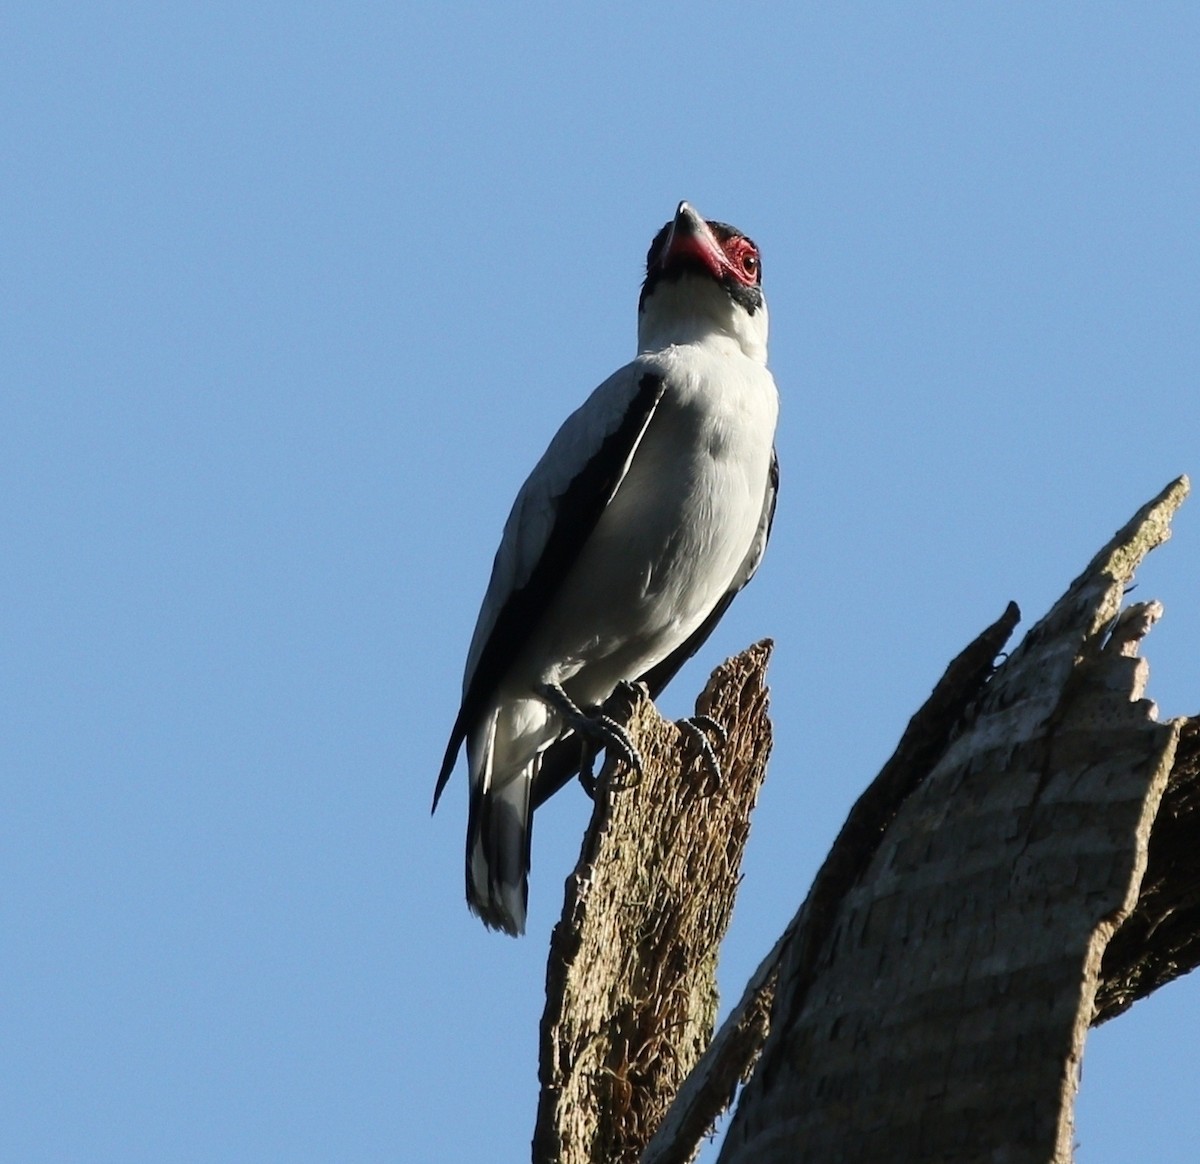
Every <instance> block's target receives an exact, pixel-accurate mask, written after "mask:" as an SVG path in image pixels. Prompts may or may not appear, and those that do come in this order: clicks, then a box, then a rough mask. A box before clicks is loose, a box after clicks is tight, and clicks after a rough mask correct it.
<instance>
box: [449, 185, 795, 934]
mask: <svg viewBox="0 0 1200 1164" xmlns="http://www.w3.org/2000/svg"><path fill="white" fill-rule="evenodd" d="M637 347H638V352H637V356H636V358H635V359H633V360H632V361H631V362H630V363H628V364H626V365H625V366H624V367H623V368H621V369H619V370H618V371H617V372H615V373H613V375H611V376H610V377H609V378H608V379H607V380H605V381H604V382H603V383H602V384H601V385H600V386H599V387H598V388H596V389H595V391H594V392H592V394H591V395H590V396H589V397H587V399H586V400H585V401H584V402H583V404H582V405H581V406H580V407H579V408H578V409H577V410H576V411H575V412H573V413H572V414H571V415H570V416H569V417H568V418H567V419H566V421H565V422H564V423H563V424H562V426H561V428H559V430H558V432H557V433H556V434H555V436H554V437H553V439H552V440H551V441H550V444H549V447H548V448H547V449H546V451H545V453H544V454H543V456H542V458H541V459H540V460H539V461H538V463H537V465H536V466H535V467H534V469H533V471H532V472H531V473H530V475H529V477H528V479H527V480H526V481H525V483H524V485H522V487H521V489H520V490H519V492H518V494H517V497H516V500H515V502H514V504H513V506H512V511H511V513H510V514H509V517H508V520H507V522H506V523H505V526H504V532H503V535H502V536H501V540H500V546H499V549H498V550H497V551H496V556H495V560H494V562H493V565H492V572H491V578H490V580H489V582H488V586H487V590H486V593H485V595H484V599H483V604H482V607H481V609H480V611H479V616H478V620H477V622H476V625H475V631H474V634H473V636H472V638H471V643H470V647H469V649H468V652H467V660H466V666H465V669H464V674H463V685H462V700H461V703H460V706H459V710H458V714H457V716H456V718H455V720H454V726H453V729H452V731H451V733H450V740H449V743H448V744H447V747H446V752H445V756H444V759H443V762H442V767H441V771H440V772H439V774H438V779H437V785H436V788H435V791H434V797H433V808H434V810H435V811H436V809H437V805H438V801H439V799H440V797H441V795H442V792H443V790H444V789H445V787H446V784H447V782H448V780H449V779H450V776H451V773H452V771H453V769H454V767H455V765H456V763H457V760H458V755H459V752H460V750H461V749H462V748H463V746H464V745H465V751H466V758H467V773H468V781H469V808H468V821H467V844H466V889H467V904H468V906H469V907H470V909H471V910H472V912H473V913H475V914H477V915H478V917H479V918H480V919H482V921H483V923H484V924H485V925H486V926H487V927H488V928H489V929H493V930H499V931H502V932H504V933H507V934H511V935H514V936H516V935H519V934H522V933H523V932H524V929H525V922H526V914H527V909H528V895H529V886H528V879H529V867H530V838H531V826H532V815H533V810H534V808H535V807H537V806H538V805H540V804H541V803H542V802H544V801H545V799H546V798H547V797H548V796H550V795H551V794H553V793H554V792H556V791H557V790H558V789H559V788H560V787H562V786H564V785H565V784H566V783H568V782H569V781H570V780H571V779H572V777H573V776H574V775H575V774H576V773H579V772H582V771H584V770H586V771H589V772H590V765H591V760H592V758H594V756H595V754H596V752H597V751H598V750H599V749H601V748H607V749H608V750H609V751H610V752H612V751H615V752H616V753H617V754H618V755H619V756H620V757H621V758H622V759H623V760H625V762H626V763H628V764H630V765H631V766H632V767H634V768H638V767H640V764H641V758H640V756H639V755H638V753H637V749H636V747H635V746H634V745H633V742H632V741H631V739H630V738H629V736H628V734H627V733H626V732H625V730H624V728H623V727H622V725H621V724H620V723H618V722H616V720H614V719H613V718H611V717H610V716H608V715H606V714H605V712H604V711H603V707H604V704H605V702H606V701H607V700H608V699H609V698H610V697H611V696H612V694H613V693H614V691H616V690H617V688H618V687H620V686H622V685H626V684H631V683H642V684H644V685H645V687H646V689H647V690H648V692H649V694H650V696H651V698H656V697H657V696H658V694H659V693H660V692H661V690H662V689H663V688H664V687H665V686H666V684H667V683H668V682H669V681H670V680H671V679H672V678H673V677H674V675H675V673H676V672H677V671H678V670H679V668H680V667H682V666H683V664H684V663H685V662H686V661H687V660H688V659H689V658H691V657H692V655H693V654H695V652H696V651H697V650H698V649H699V648H700V646H701V645H702V644H703V643H704V641H705V640H706V639H707V638H708V636H709V634H710V633H711V632H712V630H713V628H714V627H715V626H716V624H717V622H718V621H719V620H720V618H721V616H722V615H723V614H724V613H725V611H726V609H727V608H728V606H729V604H730V602H731V601H732V600H733V598H734V596H735V595H736V594H737V593H738V591H740V590H741V589H742V587H744V586H745V585H746V583H747V582H749V580H750V578H751V577H752V576H753V575H754V573H755V572H756V571H757V569H758V567H759V563H760V562H761V561H762V558H763V554H764V551H765V549H766V544H767V539H768V538H769V536H770V531H771V524H772V520H773V518H774V513H775V498H776V494H777V491H778V487H779V461H778V458H777V456H776V452H775V429H776V423H777V418H778V413H779V395H778V391H777V389H776V386H775V380H774V377H773V376H772V374H771V372H770V371H769V370H768V368H767V304H766V300H765V299H764V298H763V290H762V259H761V256H760V253H759V249H758V247H757V246H756V245H755V244H754V242H753V241H752V240H751V239H750V238H749V237H747V235H745V234H744V233H743V232H742V231H740V230H738V229H737V228H735V227H732V226H729V225H728V224H726V223H722V222H717V221H707V220H705V219H704V218H702V217H701V216H700V214H699V213H698V212H697V211H696V210H695V209H694V208H693V207H692V206H691V205H689V204H688V203H687V202H680V203H679V206H678V208H677V209H676V211H675V214H674V216H673V217H672V218H671V219H670V220H669V221H668V222H667V223H666V224H665V225H664V226H663V227H662V229H661V230H659V231H658V232H657V233H656V234H655V236H654V240H653V242H652V243H651V245H650V249H649V252H648V254H647V256H646V273H645V278H644V280H643V283H642V287H641V293H640V295H639V298H638V322H637ZM702 726H704V727H709V726H715V725H712V724H711V721H709V723H708V724H704V725H702ZM708 754H709V755H710V756H711V755H712V753H711V749H710V750H709V753H708Z"/></svg>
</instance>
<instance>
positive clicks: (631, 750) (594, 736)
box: [536, 683, 642, 776]
mask: <svg viewBox="0 0 1200 1164" xmlns="http://www.w3.org/2000/svg"><path fill="white" fill-rule="evenodd" d="M536 690H537V694H538V695H540V696H541V697H542V699H544V700H545V701H546V702H547V703H548V704H549V705H550V706H551V707H552V708H553V709H554V710H555V711H557V712H558V714H559V715H561V716H562V717H563V719H564V721H565V722H566V724H567V726H568V727H569V728H570V729H571V730H572V731H574V732H577V733H578V734H579V735H580V736H581V737H582V738H583V739H584V740H585V741H588V742H590V743H592V744H594V745H595V748H596V750H597V751H598V750H599V749H600V748H604V749H605V750H607V751H609V752H612V753H614V754H615V755H616V756H617V757H618V758H619V759H621V760H623V761H624V762H625V763H626V764H628V765H629V767H630V768H632V769H633V770H634V771H635V772H637V774H638V775H639V776H640V775H641V774H642V757H641V754H640V753H639V752H638V750H637V748H636V747H635V746H634V743H633V740H631V739H630V738H629V733H628V732H627V731H626V730H625V729H624V728H623V727H622V726H621V725H620V724H619V723H617V721H616V720H615V719H613V718H612V716H610V715H606V714H605V713H604V712H603V711H602V710H597V711H595V712H594V713H593V714H591V715H589V714H587V712H585V711H582V710H581V709H580V708H579V707H577V706H576V705H575V703H574V702H573V701H572V699H571V697H570V696H569V695H568V694H567V693H566V692H565V691H564V690H563V689H562V688H561V687H560V686H559V685H558V684H557V683H541V684H539V685H538V687H537V689H536Z"/></svg>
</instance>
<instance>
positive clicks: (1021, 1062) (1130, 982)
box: [534, 479, 1200, 1164]
mask: <svg viewBox="0 0 1200 1164" xmlns="http://www.w3.org/2000/svg"><path fill="white" fill-rule="evenodd" d="M1186 492H1187V482H1186V480H1185V479H1181V480H1180V481H1177V482H1175V483H1174V484H1173V485H1172V486H1170V487H1169V488H1168V489H1167V490H1165V491H1164V493H1163V494H1162V495H1161V496H1160V497H1158V498H1156V499H1155V501H1153V502H1151V503H1150V504H1149V505H1147V506H1146V507H1145V508H1144V509H1143V510H1142V511H1141V512H1140V513H1139V514H1137V515H1136V516H1135V518H1134V519H1133V520H1132V521H1131V522H1130V523H1129V525H1127V526H1126V527H1125V528H1124V529H1122V530H1121V531H1120V532H1119V533H1118V534H1117V535H1116V537H1114V539H1113V540H1112V542H1110V544H1109V545H1108V546H1106V547H1105V549H1104V550H1102V551H1101V553H1100V554H1098V555H1097V557H1096V558H1095V559H1094V560H1093V562H1092V563H1091V564H1090V565H1089V567H1088V569H1087V570H1086V571H1085V572H1084V573H1083V574H1082V575H1081V576H1080V578H1078V579H1077V580H1076V581H1075V583H1073V584H1072V586H1071V588H1070V589H1069V590H1068V592H1067V594H1066V595H1065V596H1064V597H1063V599H1062V600H1060V601H1059V602H1058V603H1057V604H1056V605H1055V606H1054V608H1053V609H1052V610H1051V612H1050V613H1049V614H1048V615H1047V616H1046V618H1044V619H1043V620H1042V621H1041V622H1040V623H1039V624H1038V625H1037V626H1035V627H1034V628H1033V630H1031V631H1030V632H1029V634H1028V635H1027V636H1026V637H1025V640H1024V641H1023V642H1022V644H1021V645H1020V647H1019V648H1018V649H1017V650H1015V651H1014V652H1013V653H1012V655H1011V657H1010V658H1008V659H1007V660H1006V661H1005V662H1004V663H1003V665H1002V666H1000V667H999V668H998V669H996V671H995V673H994V674H993V669H992V662H993V659H994V658H995V655H996V653H997V652H998V651H999V650H1000V648H1001V646H1002V645H1003V643H1004V641H1005V639H1006V637H1007V636H1008V634H1009V633H1010V632H1011V630H1012V627H1013V625H1014V623H1015V621H1016V617H1017V612H1016V609H1015V607H1010V609H1009V610H1008V611H1006V612H1005V615H1004V616H1003V617H1002V618H1001V619H1000V620H998V621H997V623H996V624H994V625H993V626H992V627H990V628H988V630H987V631H985V632H984V633H983V634H982V635H980V637H979V638H978V639H977V640H976V641H975V642H974V643H972V644H971V645H970V646H969V647H968V648H967V649H966V650H965V651H964V652H963V653H962V654H961V655H960V656H959V658H958V659H956V660H955V661H954V663H952V664H951V666H950V668H949V669H948V671H947V673H946V675H945V676H944V677H943V679H942V680H941V681H940V682H939V684H938V686H937V688H936V689H935V690H934V693H933V695H932V696H931V697H930V699H929V700H928V701H927V703H926V704H925V706H924V707H923V708H922V709H921V710H920V711H919V712H918V713H917V714H916V715H915V716H914V717H913V720H912V721H911V723H910V724H909V727H908V729H907V731H906V732H905V735H904V738H903V739H902V741H901V743H900V745H899V747H898V748H897V751H896V753H895V755H894V756H893V757H892V759H891V760H890V761H889V762H888V765H887V766H886V767H885V769H884V771H883V772H882V773H881V774H880V776H879V777H878V779H877V780H876V781H875V782H873V783H872V785H871V786H870V787H869V788H868V789H867V791H866V792H864V794H863V796H862V797H861V798H860V800H859V802H858V804H856V805H855V808H854V810H853V811H852V813H851V815H850V818H849V819H848V821H847V823H846V825H845V827H844V828H843V830H842V832H841V834H840V835H839V837H838V839H837V841H836V842H835V844H834V847H833V849H832V851H831V853H830V855H829V857H828V858H827V860H826V862H825V864H824V866H823V867H822V869H821V871H820V873H819V874H818V876H817V879H816V881H815V882H814V885H813V887H812V890H811V891H810V893H809V895H808V897H807V899H806V901H805V903H804V905H803V906H802V907H801V909H800V911H799V913H798V914H797V915H796V917H795V919H793V921H792V923H791V925H790V926H789V927H788V930H787V931H786V932H785V934H784V935H783V937H781V938H780V940H779V942H778V943H777V944H776V947H775V949H774V950H772V951H771V954H770V955H768V957H767V958H766V959H765V960H764V962H763V964H762V965H761V966H760V968H759V970H758V971H757V972H756V973H755V975H754V977H753V979H752V981H751V983H750V984H749V985H748V986H747V988H746V991H745V993H744V995H743V998H742V1000H741V1001H740V1002H739V1003H738V1004H737V1006H736V1007H735V1008H734V1010H733V1012H732V1013H731V1015H730V1016H729V1018H728V1019H727V1020H726V1022H725V1023H724V1024H723V1026H722V1028H721V1031H720V1032H719V1033H718V1034H717V1036H716V1038H715V1039H713V1040H712V1041H711V1043H709V1044H708V1046H707V1050H705V1049H704V1048H705V1043H706V1041H707V1036H708V1031H709V1030H710V1029H711V1020H712V1014H713V1011H714V1010H715V990H714V988H713V985H712V971H713V967H714V964H715V955H716V947H717V944H718V943H719V941H720V938H721V936H722V934H723V933H724V926H725V923H726V921H727V920H728V914H729V909H730V907H731V905H732V898H733V892H734V889H735V888H736V881H737V865H738V861H739V859H740V853H741V848H742V845H743V844H744V841H745V832H746V827H745V820H746V816H747V815H748V813H749V811H750V808H751V807H752V804H753V800H754V794H755V791H756V790H757V786H758V781H759V780H760V779H761V775H762V765H763V764H764V763H765V759H766V752H767V751H768V750H769V740H770V733H769V725H768V724H767V722H766V719H765V693H764V689H763V687H762V682H763V677H762V669H763V667H765V652H764V653H763V654H762V655H760V656H759V657H758V659H757V662H754V663H753V665H751V663H752V657H751V656H750V655H749V654H748V655H746V656H742V657H740V658H739V659H738V660H734V661H732V662H731V664H727V665H726V667H725V668H724V669H722V670H721V671H719V672H717V673H715V674H714V677H713V681H712V682H711V683H710V686H709V689H708V690H707V691H706V695H705V697H704V698H706V699H708V700H709V701H710V702H709V704H704V703H703V701H702V704H701V706H700V707H699V710H701V711H708V712H709V714H713V715H715V716H716V718H718V719H719V720H720V721H721V722H722V723H723V724H724V725H725V727H726V728H727V729H729V730H730V732H731V740H730V745H729V748H728V749H726V751H725V755H724V757H723V759H724V762H725V764H726V766H727V768H729V769H730V773H731V774H730V776H729V787H728V788H722V789H720V790H719V795H717V796H716V797H715V798H714V797H712V796H711V795H709V794H710V793H711V792H712V791H713V790H711V789H708V788H706V786H705V783H704V782H705V779H706V775H705V773H704V770H703V768H702V766H698V764H697V760H696V758H695V756H694V755H693V754H692V752H691V750H689V749H686V748H685V749H684V750H683V751H682V752H681V751H680V747H681V742H680V740H679V738H678V736H677V734H676V729H674V728H673V726H672V725H668V724H664V723H663V722H662V721H661V720H659V719H658V718H657V716H656V715H655V714H654V713H653V710H652V708H650V707H649V706H648V705H646V704H642V705H639V706H638V707H637V708H635V709H634V716H633V721H632V730H633V731H634V733H635V735H636V738H637V739H638V741H639V745H640V746H641V747H642V749H643V751H644V753H645V754H647V757H648V759H649V763H648V765H647V777H646V780H645V781H643V782H642V783H641V784H639V785H637V786H636V787H634V788H632V789H629V788H626V789H620V788H617V787H616V784H615V783H613V782H612V773H609V774H608V779H609V781H610V782H609V783H607V784H602V788H601V795H600V796H599V797H598V801H597V808H596V812H595V816H594V819H593V823H592V827H591V829H590V830H589V833H588V837H587V840H586V841H585V847H584V853H583V855H582V856H581V858H580V863H579V866H578V867H577V869H576V873H575V875H574V877H573V878H572V879H571V881H569V882H568V893H567V905H566V909H565V911H564V916H563V921H562V922H561V923H560V925H559V927H558V928H557V929H556V931H555V935H554V939H553V944H552V950H551V958H550V965H549V970H548V975H547V985H548V996H549V997H548V1003H547V1010H546V1015H545V1018H544V1020H543V1027H542V1064H541V1080H542V1096H541V1102H540V1105H539V1111H538V1125H537V1133H536V1136H535V1144H534V1148H535V1153H534V1159H535V1161H536V1162H537V1164H550V1162H552V1161H553V1162H556V1164H557V1162H562V1164H575V1162H577V1161H589V1162H592V1161H600V1160H604V1161H632V1160H636V1159H638V1158H639V1157H638V1151H639V1146H640V1145H643V1144H646V1142H647V1139H648V1138H649V1137H650V1133H651V1132H655V1128H656V1127H657V1132H656V1133H655V1134H654V1135H653V1138H652V1140H651V1142H650V1143H649V1145H648V1147H647V1148H646V1150H645V1153H644V1155H642V1157H641V1159H642V1160H643V1162H644V1164H676V1162H678V1164H684V1162H686V1161H688V1160H690V1159H692V1158H693V1156H694V1154H695V1151H696V1147H697V1145H698V1143H699V1140H700V1138H701V1136H702V1134H703V1133H704V1131H705V1130H706V1129H707V1128H708V1127H710V1126H711V1124H712V1122H713V1121H714V1120H715V1119H716V1118H717V1117H718V1116H719V1115H720V1113H721V1112H722V1111H723V1110H724V1109H725V1108H726V1107H727V1106H728V1105H729V1103H730V1102H731V1100H732V1097H733V1093H734V1090H735V1089H736V1086H737V1084H738V1082H739V1081H741V1080H745V1079H746V1078H747V1077H749V1078H750V1082H749V1084H748V1086H747V1087H746V1088H745V1091H744V1092H743V1095H742V1099H741V1102H740V1104H739V1108H738V1111H737V1113H736V1115H735V1118H734V1121H733V1124H732V1125H731V1128H730V1132H729V1135H728V1137H727V1139H726V1143H725V1145H724V1148H723V1152H722V1156H721V1159H722V1160H723V1161H733V1162H735V1164H743V1162H748V1161H754V1162H755V1164H772V1162H773V1161H776V1160H779V1161H782V1160H785V1159H786V1160H787V1161H789V1162H791V1161H803V1160H822V1161H828V1160H840V1159H845V1160H855V1161H871V1160H879V1161H884V1160H887V1161H893V1160H897V1159H921V1160H925V1159H937V1160H942V1161H960V1160H961V1161H964V1162H965V1161H975V1160H980V1159H1004V1160H1005V1161H1010V1162H1014V1164H1023V1162H1025V1161H1029V1162H1030V1164H1032V1162H1034V1161H1037V1162H1038V1164H1045V1162H1048V1161H1052V1162H1055V1164H1059V1162H1065V1161H1067V1160H1069V1159H1070V1153H1071V1135H1072V1105H1073V1100H1074V1094H1075V1089H1076V1085H1077V1080H1078V1070H1079V1063H1080V1057H1081V1054H1082V1048H1083V1040H1084V1037H1085V1035H1086V1031H1087V1028H1088V1026H1089V1025H1094V1024H1095V1023H1097V1022H1101V1021H1104V1020H1105V1019H1107V1018H1111V1017H1113V1016H1114V1015H1116V1014H1119V1013H1120V1012H1121V1011H1122V1010H1124V1009H1126V1008H1127V1007H1128V1006H1129V1005H1131V1003H1132V1002H1133V1001H1134V1000H1136V999H1137V998H1140V997H1143V996H1145V995H1146V994H1148V993H1150V992H1151V991H1152V990H1154V989H1156V988H1157V987H1158V986H1160V985H1162V984H1163V983H1165V982H1168V981H1170V980H1171V979H1173V978H1175V977H1178V976H1179V975H1180V974H1183V973H1186V972H1188V971H1189V970H1190V969H1192V968H1194V967H1195V966H1196V965H1197V964H1200V844H1197V843H1196V842H1197V839H1200V838H1198V836H1197V827H1198V826H1200V720H1195V719H1193V720H1176V721H1172V722H1170V723H1165V724H1163V723H1159V722H1158V721H1157V719H1156V715H1155V709H1154V705H1153V704H1152V703H1151V702H1150V701H1149V700H1147V699H1145V698H1143V692H1144V688H1145V684H1146V677H1147V665H1146V663H1145V661H1144V660H1142V659H1139V658H1138V657H1137V648H1138V644H1139V642H1140V640H1141V638H1142V637H1143V636H1144V635H1145V633H1146V632H1147V631H1148V629H1149V627H1150V626H1151V625H1152V623H1153V622H1154V621H1155V620H1156V619H1157V618H1158V616H1159V615H1160V614H1161V608H1160V607H1158V604H1156V603H1145V604H1138V605H1137V606H1135V607H1132V608H1130V610H1128V611H1126V612H1125V613H1124V614H1121V615H1120V616H1118V612H1119V609H1120V603H1121V599H1122V595H1123V593H1124V590H1125V588H1126V586H1127V584H1128V583H1129V581H1130V579H1131V578H1132V576H1133V572H1134V570H1135V569H1136V567H1137V565H1138V564H1139V563H1140V561H1141V560H1142V558H1143V557H1144V556H1145V554H1146V553H1147V552H1149V550H1151V549H1153V548H1154V547H1155V546H1156V545H1158V544H1159V543H1161V542H1162V541H1163V540H1165V539H1166V537H1167V536H1169V530H1168V524H1169V521H1170V518H1171V516H1172V514H1173V513H1174V511H1175V509H1176V508H1177V507H1178V505H1179V504H1180V503H1181V501H1182V500H1183V497H1184V496H1185V495H1186ZM718 704H719V705H720V710H717V705H718ZM735 757H740V759H735ZM681 769H682V774H681ZM739 772H740V775H739V774H738V773H739ZM743 780H745V783H743ZM706 797H707V799H706ZM672 798H674V799H672ZM735 801H736V807H735ZM718 806H720V810H719V811H717V809H718ZM685 840H686V843H680V842H682V841H685ZM693 850H695V851H696V852H698V853H702V854H704V855H703V856H702V857H699V858H697V859H693V857H692V856H691V854H692V852H693ZM706 869H707V870H708V871H709V872H710V873H711V872H713V871H714V870H715V871H716V876H715V877H709V878H705V876H704V870H706ZM706 911H708V912H706ZM664 935H667V936H670V937H671V938H672V939H673V940H672V941H671V942H667V941H665V940H664ZM678 938H682V939H684V940H675V939H678ZM702 1050H703V1051H704V1054H703V1056H702V1057H701V1056H700V1052H701V1051H702ZM760 1052H761V1056H762V1057H761V1060H758V1057H759V1055H760ZM697 1059H699V1061H698V1062H697ZM756 1060H758V1062H757V1066H756ZM693 1062H696V1063H697V1065H696V1067H695V1068H694V1070H692V1072H691V1074H690V1075H688V1077H687V1078H686V1080H684V1076H685V1074H687V1068H688V1066H689V1065H690V1064H692V1063H693ZM681 1081H682V1085H681ZM677 1090H678V1097H677V1099H676V1100H675V1103H674V1104H673V1106H671V1107H670V1110H669V1112H667V1114H666V1116H665V1117H663V1114H662V1113H663V1112H664V1111H665V1110H666V1109H667V1107H668V1104H670V1101H671V1097H672V1096H673V1095H674V1094H675V1092H676V1091H677Z"/></svg>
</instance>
